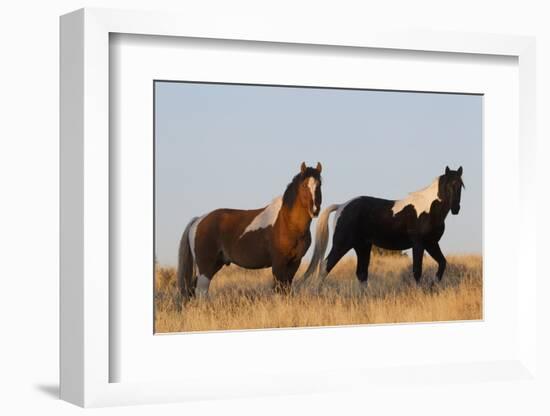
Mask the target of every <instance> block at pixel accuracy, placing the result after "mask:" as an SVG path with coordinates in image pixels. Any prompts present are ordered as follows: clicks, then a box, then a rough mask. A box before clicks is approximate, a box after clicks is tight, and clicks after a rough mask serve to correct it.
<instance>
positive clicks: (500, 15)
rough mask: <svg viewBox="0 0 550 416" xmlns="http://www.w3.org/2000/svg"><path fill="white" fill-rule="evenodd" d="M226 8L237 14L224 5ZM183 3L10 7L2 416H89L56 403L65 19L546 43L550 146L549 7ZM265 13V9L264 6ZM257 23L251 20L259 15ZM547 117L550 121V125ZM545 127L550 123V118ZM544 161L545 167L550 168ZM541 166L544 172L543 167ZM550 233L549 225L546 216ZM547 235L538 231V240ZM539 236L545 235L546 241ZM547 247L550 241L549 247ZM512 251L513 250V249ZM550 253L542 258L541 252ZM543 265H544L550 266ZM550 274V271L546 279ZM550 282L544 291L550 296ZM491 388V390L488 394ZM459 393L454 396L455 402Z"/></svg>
mask: <svg viewBox="0 0 550 416" xmlns="http://www.w3.org/2000/svg"><path fill="white" fill-rule="evenodd" d="M224 3H227V4H224ZM260 3H265V2H257V1H256V2H255V1H250V2H244V1H242V2H241V1H231V2H229V1H228V2H219V3H214V2H208V1H201V2H196V5H195V4H194V3H193V2H182V1H174V2H169V1H160V0H159V1H155V2H152V1H133V2H130V1H122V0H119V1H117V0H112V1H109V2H108V1H103V2H102V1H92V0H90V1H89V2H85V3H84V2H79V1H59V0H53V1H49V2H38V1H34V2H33V1H27V2H24V1H21V2H17V3H16V2H13V3H9V4H8V3H6V4H3V8H2V11H1V14H0V30H1V31H2V32H1V37H0V39H2V48H1V49H0V51H1V53H2V61H1V64H0V72H1V75H2V77H1V78H0V79H1V81H2V88H1V89H0V103H1V104H0V105H1V108H0V110H1V111H0V114H2V117H1V118H0V120H1V123H0V129H1V130H0V131H1V133H2V134H1V136H0V137H1V138H0V142H1V143H2V149H1V151H0V173H1V176H0V177H1V178H2V179H1V181H2V182H1V183H2V196H3V198H2V203H1V204H0V221H1V223H0V235H1V236H2V237H1V244H2V246H1V247H0V253H2V254H1V257H0V259H1V260H2V266H3V268H2V273H1V274H0V277H1V279H2V283H3V284H2V286H1V287H2V289H3V290H2V296H1V301H0V308H1V309H0V312H1V316H2V321H1V322H2V329H3V333H2V343H1V344H0V345H1V347H0V370H1V381H0V383H1V386H0V392H1V393H0V397H1V399H0V411H1V412H2V413H3V414H23V413H26V414H28V413H31V412H37V411H40V412H41V413H42V414H50V413H55V414H72V413H73V412H74V413H76V412H81V411H82V410H81V409H78V408H76V407H74V406H72V405H69V404H66V403H64V402H60V401H58V400H56V399H55V396H56V395H57V383H58V299H59V298H58V69H59V68H58V60H59V55H58V51H59V48H58V43H59V41H58V16H59V15H60V14H63V13H66V12H69V11H72V10H73V9H76V8H79V7H83V6H102V7H120V8H137V9H164V10H167V9H168V10H172V9H173V10H180V11H184V12H186V13H197V14H198V15H202V16H204V18H207V16H208V13H216V14H218V15H220V14H221V15H227V18H228V19H230V18H231V15H234V14H246V15H250V16H254V15H256V14H257V15H262V16H269V18H270V19H273V20H275V21H281V25H293V26H296V27H302V26H303V28H304V31H307V27H308V25H315V26H317V27H323V26H324V27H330V28H332V29H334V27H338V25H342V26H344V25H345V26H346V27H350V26H352V27H353V26H355V27H357V28H358V30H360V28H361V27H362V26H364V25H382V24H383V25H385V27H386V28H387V27H388V26H391V27H418V28H433V29H438V30H457V31H475V32H489V33H510V34H523V35H536V36H537V37H538V38H537V42H538V44H537V59H538V62H537V76H538V78H537V90H538V94H539V95H538V102H537V105H538V134H539V138H541V137H546V138H548V137H549V121H548V119H547V115H548V114H550V91H549V80H550V79H549V77H550V75H548V74H550V30H549V28H548V12H547V11H546V10H545V9H544V6H543V5H544V3H545V2H543V1H540V2H534V1H525V0H524V1H513V2H505V1H485V2H480V1H479V0H478V1H469V0H465V1H461V2H460V3H457V4H455V5H452V4H451V3H447V2H439V1H422V0H417V1H414V2H408V1H397V2H369V1H361V2H357V3H351V2H346V1H339V2H321V1H312V2H306V1H302V2H300V3H298V2H297V1H294V2H291V1H283V0H278V1H270V2H268V3H266V4H260ZM261 6H263V7H261ZM252 18H253V17H252ZM544 116H546V117H544ZM545 118H546V119H545ZM539 144H540V146H539V172H540V173H541V175H545V176H544V180H541V182H540V183H539V184H540V185H542V186H544V187H541V188H540V189H541V192H540V194H539V197H540V198H541V199H540V200H539V203H538V206H539V207H541V210H540V214H543V213H544V211H543V209H542V208H543V207H544V203H545V202H546V201H547V199H548V197H547V194H548V189H549V188H550V186H549V185H548V184H549V182H548V180H547V179H548V174H547V173H546V171H547V170H548V166H549V164H548V157H547V152H548V143H547V142H546V143H543V142H542V140H540V139H539ZM543 159H544V160H543ZM541 165H542V167H541ZM540 217H541V221H542V224H541V226H543V227H544V230H546V231H548V221H547V220H546V219H545V218H543V215H540ZM541 234H542V232H541V230H539V235H541ZM539 238H540V237H539ZM539 241H540V242H539V244H542V243H543V241H542V239H539ZM511 243H513V242H511ZM547 252H548V247H547V246H545V247H543V248H541V254H542V253H547ZM542 257H543V256H541V264H540V267H545V269H546V270H548V267H547V266H543V264H542V261H544V259H543V258H542ZM546 275H548V276H550V273H548V272H546ZM549 288H550V285H549V283H548V282H545V281H542V282H540V283H539V287H538V292H539V293H541V294H543V293H550V290H549ZM541 300H544V297H542V296H541V297H539V303H538V305H539V311H540V316H541V318H540V320H541V322H539V326H540V328H546V329H548V328H550V325H548V319H549V317H550V313H549V310H548V306H546V304H545V303H543V302H541ZM548 332H550V331H548V330H546V331H545V332H544V333H543V332H539V338H540V339H542V341H543V342H542V344H540V345H541V346H542V351H541V353H542V354H539V366H541V367H544V368H545V369H546V370H545V374H550V372H549V369H548V351H550V346H549V342H548V341H549V336H548ZM485 387H486V388H485ZM548 391H550V388H549V387H548V386H546V391H545V392H543V391H542V390H541V391H538V390H534V389H531V388H530V386H529V384H528V383H525V384H520V385H517V384H514V385H509V384H507V383H498V384H494V385H492V386H484V388H480V386H476V385H468V384H462V383H458V384H456V386H453V389H445V391H443V390H442V388H441V387H440V386H438V385H433V387H431V388H430V389H417V388H414V387H410V386H409V387H407V389H404V388H403V387H402V386H401V387H400V386H392V385H388V386H387V390H385V392H386V393H385V394H378V395H377V396H376V397H373V396H372V395H369V392H368V391H365V394H364V396H363V397H358V396H356V395H355V396H351V395H349V394H347V393H346V392H340V393H335V394H325V395H323V396H319V395H318V396H303V397H283V398H265V399H253V400H250V399H249V400H231V401H218V402H216V401H214V402H204V403H188V404H177V405H163V406H158V407H155V408H152V407H150V406H141V407H133V408H115V409H101V410H94V412H98V413H101V414H149V413H151V412H153V411H154V412H163V413H166V414H182V413H186V414H192V415H195V414H205V413H206V414H220V413H222V412H223V413H224V414H227V413H238V414H258V413H261V414H280V413H282V412H286V413H290V414H294V413H298V412H307V413H310V412H311V413H318V414H364V413H367V412H370V413H374V414H393V413H399V414H403V413H404V412H407V414H416V413H422V412H423V410H424V409H432V410H434V409H437V408H439V409H441V413H444V414H447V415H452V414H472V413H473V414H482V413H491V414H495V413H498V414H519V413H523V414H537V413H538V414H548V412H549V409H548V407H549V404H548V403H547V401H546V400H545V396H544V395H543V393H547V392H548ZM450 392H452V394H451V393H450Z"/></svg>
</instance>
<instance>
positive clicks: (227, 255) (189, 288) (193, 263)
mask: <svg viewBox="0 0 550 416" xmlns="http://www.w3.org/2000/svg"><path fill="white" fill-rule="evenodd" d="M321 170H322V166H321V163H317V167H315V168H313V167H307V166H306V164H305V163H304V162H302V164H301V166H300V172H299V173H298V174H297V175H296V176H294V177H293V179H292V181H291V182H290V183H289V184H288V186H287V187H286V190H285V192H284V194H283V195H282V196H279V197H277V198H275V199H273V200H272V201H271V203H270V204H269V205H267V206H265V207H263V208H259V209H252V210H241V209H227V208H221V209H216V210H214V211H212V212H210V213H208V214H206V215H203V216H202V217H195V218H193V219H192V220H191V221H190V222H189V223H188V224H187V226H186V228H185V230H184V232H183V234H182V237H181V240H180V245H179V252H178V270H177V282H178V287H179V290H180V293H181V295H182V296H183V299H184V300H189V299H190V298H192V297H193V296H196V297H199V298H200V297H205V296H206V295H207V294H208V288H209V286H210V282H211V281H212V279H213V278H214V275H215V274H216V273H217V272H218V271H219V270H220V269H221V268H222V267H223V266H224V265H225V266H227V265H229V264H231V263H234V264H236V265H238V266H241V267H244V268H246V269H263V268H268V267H271V268H272V272H273V276H274V277H275V283H274V289H275V290H276V291H277V292H281V293H288V292H289V291H290V287H291V285H292V279H293V278H294V275H295V274H296V271H297V270H298V267H299V266H300V262H301V260H302V257H303V256H304V254H305V253H306V251H307V250H308V248H309V246H310V244H311V233H310V230H309V228H310V224H311V220H312V218H314V217H317V216H318V215H319V212H320V210H321V201H322V196H321ZM196 275H198V277H196Z"/></svg>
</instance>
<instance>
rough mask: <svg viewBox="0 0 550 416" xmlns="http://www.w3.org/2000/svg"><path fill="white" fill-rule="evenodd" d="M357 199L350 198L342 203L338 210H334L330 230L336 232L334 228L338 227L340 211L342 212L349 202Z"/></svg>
mask: <svg viewBox="0 0 550 416" xmlns="http://www.w3.org/2000/svg"><path fill="white" fill-rule="evenodd" d="M356 199H357V198H352V199H350V200H349V201H347V202H345V203H343V204H342V205H340V206H339V207H338V209H337V210H336V213H335V214H334V221H333V223H332V229H333V230H336V226H337V225H338V219H339V218H340V215H342V211H343V210H344V208H345V207H347V206H348V204H349V203H350V202H351V201H354V200H356Z"/></svg>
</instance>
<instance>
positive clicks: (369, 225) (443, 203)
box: [302, 166, 464, 288]
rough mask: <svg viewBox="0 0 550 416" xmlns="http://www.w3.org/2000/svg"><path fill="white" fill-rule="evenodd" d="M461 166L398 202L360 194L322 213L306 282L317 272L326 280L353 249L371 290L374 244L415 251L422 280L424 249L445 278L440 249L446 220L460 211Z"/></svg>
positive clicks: (361, 277)
mask: <svg viewBox="0 0 550 416" xmlns="http://www.w3.org/2000/svg"><path fill="white" fill-rule="evenodd" d="M463 187H464V183H463V182H462V166H461V167H459V168H458V170H456V171H453V170H450V169H449V167H447V168H446V169H445V174H444V175H441V176H439V177H437V178H436V179H435V180H434V181H433V183H432V184H431V185H429V186H428V187H426V188H424V189H422V190H419V191H417V192H413V193H411V194H409V195H408V196H407V197H406V198H404V199H401V200H399V201H391V200H387V199H381V198H375V197H372V196H360V197H357V198H354V199H352V200H350V201H348V202H346V203H344V204H340V205H338V204H334V205H331V206H329V207H327V208H326V209H325V210H324V211H323V212H322V213H321V215H320V216H319V220H318V223H317V229H316V236H315V249H314V253H313V257H312V260H311V263H310V264H309V267H308V269H307V270H306V272H305V274H304V279H303V281H302V282H305V281H306V280H307V279H308V278H309V277H310V276H311V275H313V274H314V273H315V272H317V275H318V276H319V277H320V279H321V282H322V281H323V280H324V278H325V277H326V276H327V274H328V273H329V272H330V271H331V270H332V269H333V268H334V266H335V265H336V263H338V261H339V260H340V259H341V258H342V257H343V256H344V255H345V254H346V253H347V252H348V251H349V250H351V249H354V250H355V253H356V255H357V270H356V274H357V278H358V279H359V281H360V282H361V284H362V286H363V287H364V288H366V285H367V279H368V270H369V262H370V253H371V248H372V245H373V244H374V245H376V246H378V247H381V248H384V249H388V250H405V249H409V248H412V251H413V274H414V278H415V280H416V282H417V283H419V281H420V278H421V276H422V258H423V256H424V250H426V251H427V252H428V253H429V254H430V256H432V257H433V259H434V260H435V261H436V262H437V264H438V269H437V278H438V280H439V281H441V278H442V277H443V273H444V272H445V267H446V264H447V262H446V260H445V257H444V256H443V253H442V252H441V248H440V247H439V240H440V239H441V236H442V235H443V232H444V231H445V218H446V217H447V214H448V213H449V211H451V213H452V214H453V215H456V214H458V212H459V210H460V193H461V189H462V188H463ZM334 211H336V214H335V218H334V236H333V238H332V249H331V251H330V253H329V255H328V257H327V258H326V259H325V260H324V261H322V259H323V256H324V254H325V251H326V248H327V243H328V218H329V216H330V213H331V212H334Z"/></svg>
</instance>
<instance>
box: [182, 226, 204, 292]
mask: <svg viewBox="0 0 550 416" xmlns="http://www.w3.org/2000/svg"><path fill="white" fill-rule="evenodd" d="M198 218H199V217H195V218H193V219H192V220H191V221H189V224H187V227H185V231H184V232H183V234H182V236H181V240H180V247H179V251H178V273H177V279H178V280H177V282H178V289H179V291H180V293H181V295H182V296H183V299H184V300H189V298H191V297H192V296H193V295H194V292H195V288H194V287H193V286H194V285H193V283H194V282H193V277H194V276H193V275H194V272H195V259H194V258H193V253H192V252H191V245H190V243H189V231H190V230H191V226H192V225H193V224H194V223H195V221H197V219H198Z"/></svg>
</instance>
